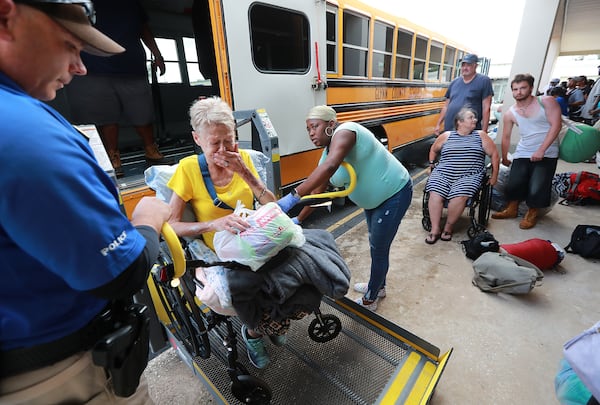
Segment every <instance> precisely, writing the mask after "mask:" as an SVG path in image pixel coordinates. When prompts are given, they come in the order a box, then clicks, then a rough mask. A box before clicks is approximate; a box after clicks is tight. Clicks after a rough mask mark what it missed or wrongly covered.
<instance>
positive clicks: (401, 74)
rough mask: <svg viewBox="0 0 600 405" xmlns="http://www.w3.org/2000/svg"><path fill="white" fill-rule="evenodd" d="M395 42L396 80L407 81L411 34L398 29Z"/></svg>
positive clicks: (411, 41)
mask: <svg viewBox="0 0 600 405" xmlns="http://www.w3.org/2000/svg"><path fill="white" fill-rule="evenodd" d="M397 37H398V39H397V41H396V75H395V77H396V79H409V78H410V76H409V74H410V58H411V57H412V56H411V55H412V45H413V33H412V32H408V31H404V30H401V29H398V35H397Z"/></svg>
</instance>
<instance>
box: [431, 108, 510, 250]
mask: <svg viewBox="0 0 600 405" xmlns="http://www.w3.org/2000/svg"><path fill="white" fill-rule="evenodd" d="M476 123H477V115H476V113H475V111H474V110H473V109H471V108H468V107H464V108H462V109H461V110H460V111H459V112H458V113H457V114H456V117H455V118H454V126H455V128H456V129H455V130H454V131H446V132H444V133H443V134H441V135H440V136H438V137H437V139H436V140H435V142H434V143H433V145H431V148H430V150H429V165H430V168H431V174H430V176H429V180H428V181H427V184H426V186H425V192H426V193H429V198H428V202H427V205H428V210H429V217H430V221H431V229H430V232H429V234H428V235H427V238H425V243H427V244H429V245H433V244H434V243H436V242H437V241H438V240H439V239H441V240H443V241H450V240H452V232H453V226H454V224H455V223H456V221H457V220H458V218H459V217H460V215H461V213H462V212H463V211H464V209H465V207H466V205H467V201H468V200H469V198H471V197H473V196H474V195H476V194H477V192H478V191H479V189H480V187H481V186H482V181H483V178H484V175H485V158H486V155H487V156H489V157H490V158H491V162H492V174H491V177H490V179H489V184H490V185H491V186H493V185H494V184H495V183H496V180H497V178H498V167H499V157H498V151H497V149H496V145H495V144H494V142H493V141H492V139H491V138H490V137H489V136H488V135H487V134H486V133H485V132H484V131H480V130H475V125H476ZM438 155H439V156H440V158H439V161H438V162H437V164H436V158H437V156H438ZM446 200H447V204H448V213H447V218H446V223H445V225H444V227H443V230H442V225H441V222H442V211H443V209H444V204H445V201H446ZM424 208H425V207H424Z"/></svg>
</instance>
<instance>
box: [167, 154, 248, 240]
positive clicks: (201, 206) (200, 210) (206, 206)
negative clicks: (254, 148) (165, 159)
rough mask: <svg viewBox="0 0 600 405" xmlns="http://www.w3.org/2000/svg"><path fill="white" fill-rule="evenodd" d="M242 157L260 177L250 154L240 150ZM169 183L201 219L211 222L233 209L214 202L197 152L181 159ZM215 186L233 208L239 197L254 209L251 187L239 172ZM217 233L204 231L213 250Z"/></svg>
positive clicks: (220, 196) (221, 197)
mask: <svg viewBox="0 0 600 405" xmlns="http://www.w3.org/2000/svg"><path fill="white" fill-rule="evenodd" d="M240 156H241V157H242V160H243V161H244V163H245V164H246V166H248V168H249V169H250V171H251V172H252V174H253V175H254V177H256V178H258V173H257V171H256V168H255V167H254V164H253V163H252V158H251V157H250V154H249V153H247V152H246V151H244V150H240ZM167 186H168V187H169V188H170V189H171V190H173V192H174V193H176V194H177V195H178V196H179V197H180V198H181V199H182V200H183V201H186V202H189V203H190V204H191V205H192V209H193V210H194V214H195V215H196V220H197V221H198V222H208V221H212V220H214V219H218V218H221V217H224V216H225V215H229V214H231V213H232V211H231V210H228V209H224V208H219V207H215V205H214V204H213V200H212V198H210V195H209V194H208V191H207V190H206V186H205V185H204V179H203V178H202V173H201V172H200V165H199V164H198V156H197V155H193V156H188V157H185V158H183V159H181V160H180V161H179V166H177V170H176V171H175V174H173V177H171V179H170V180H169V182H168V183H167ZM214 188H215V192H216V193H217V197H219V199H220V200H221V201H223V202H224V203H226V204H227V205H229V206H230V207H232V208H235V206H236V204H237V202H238V200H240V201H241V202H242V204H244V206H245V207H246V208H250V209H252V208H253V206H252V203H253V202H254V194H253V193H252V190H251V189H250V186H248V184H247V183H246V182H245V181H244V180H243V179H242V178H241V177H240V176H239V174H237V173H234V174H233V178H232V179H231V181H230V182H229V184H227V185H225V186H222V187H217V186H214ZM214 235H215V233H214V232H206V233H203V234H202V238H203V239H204V243H206V245H207V246H208V247H209V248H211V249H212V250H215V247H214V244H213V237H214Z"/></svg>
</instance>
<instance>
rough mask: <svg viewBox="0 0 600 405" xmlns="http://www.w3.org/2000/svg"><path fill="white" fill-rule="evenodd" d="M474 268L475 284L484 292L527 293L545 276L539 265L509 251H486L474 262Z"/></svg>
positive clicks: (538, 284) (539, 283)
mask: <svg viewBox="0 0 600 405" xmlns="http://www.w3.org/2000/svg"><path fill="white" fill-rule="evenodd" d="M473 270H474V272H475V275H474V276H473V285H475V286H477V287H479V289H480V290H481V291H484V292H493V293H499V292H503V293H507V294H527V293H528V292H529V291H531V290H532V289H533V287H535V286H540V285H542V283H541V281H542V279H543V278H544V273H542V271H541V270H540V269H539V268H538V267H537V266H535V265H534V264H532V263H529V262H528V261H526V260H523V259H521V258H519V257H517V256H513V255H511V254H508V253H499V252H485V253H483V254H482V255H481V256H479V258H478V259H477V260H475V261H474V262H473Z"/></svg>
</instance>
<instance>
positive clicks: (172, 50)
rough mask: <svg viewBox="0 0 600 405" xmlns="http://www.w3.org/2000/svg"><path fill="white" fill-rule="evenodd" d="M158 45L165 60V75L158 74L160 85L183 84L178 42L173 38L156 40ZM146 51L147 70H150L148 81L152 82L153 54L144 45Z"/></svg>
mask: <svg viewBox="0 0 600 405" xmlns="http://www.w3.org/2000/svg"><path fill="white" fill-rule="evenodd" d="M156 45H157V46H158V49H160V53H161V55H162V57H163V58H164V60H165V69H166V71H165V74H164V75H163V76H161V75H160V74H158V73H157V77H156V78H157V81H158V82H159V83H182V82H183V80H182V79H181V77H182V76H181V69H180V67H179V56H178V53H177V42H176V41H175V40H174V39H171V38H156ZM144 50H145V51H146V69H147V70H148V80H150V81H151V80H152V73H151V69H152V68H151V62H152V60H151V57H152V53H151V52H150V50H149V49H148V48H146V46H145V45H144Z"/></svg>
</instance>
